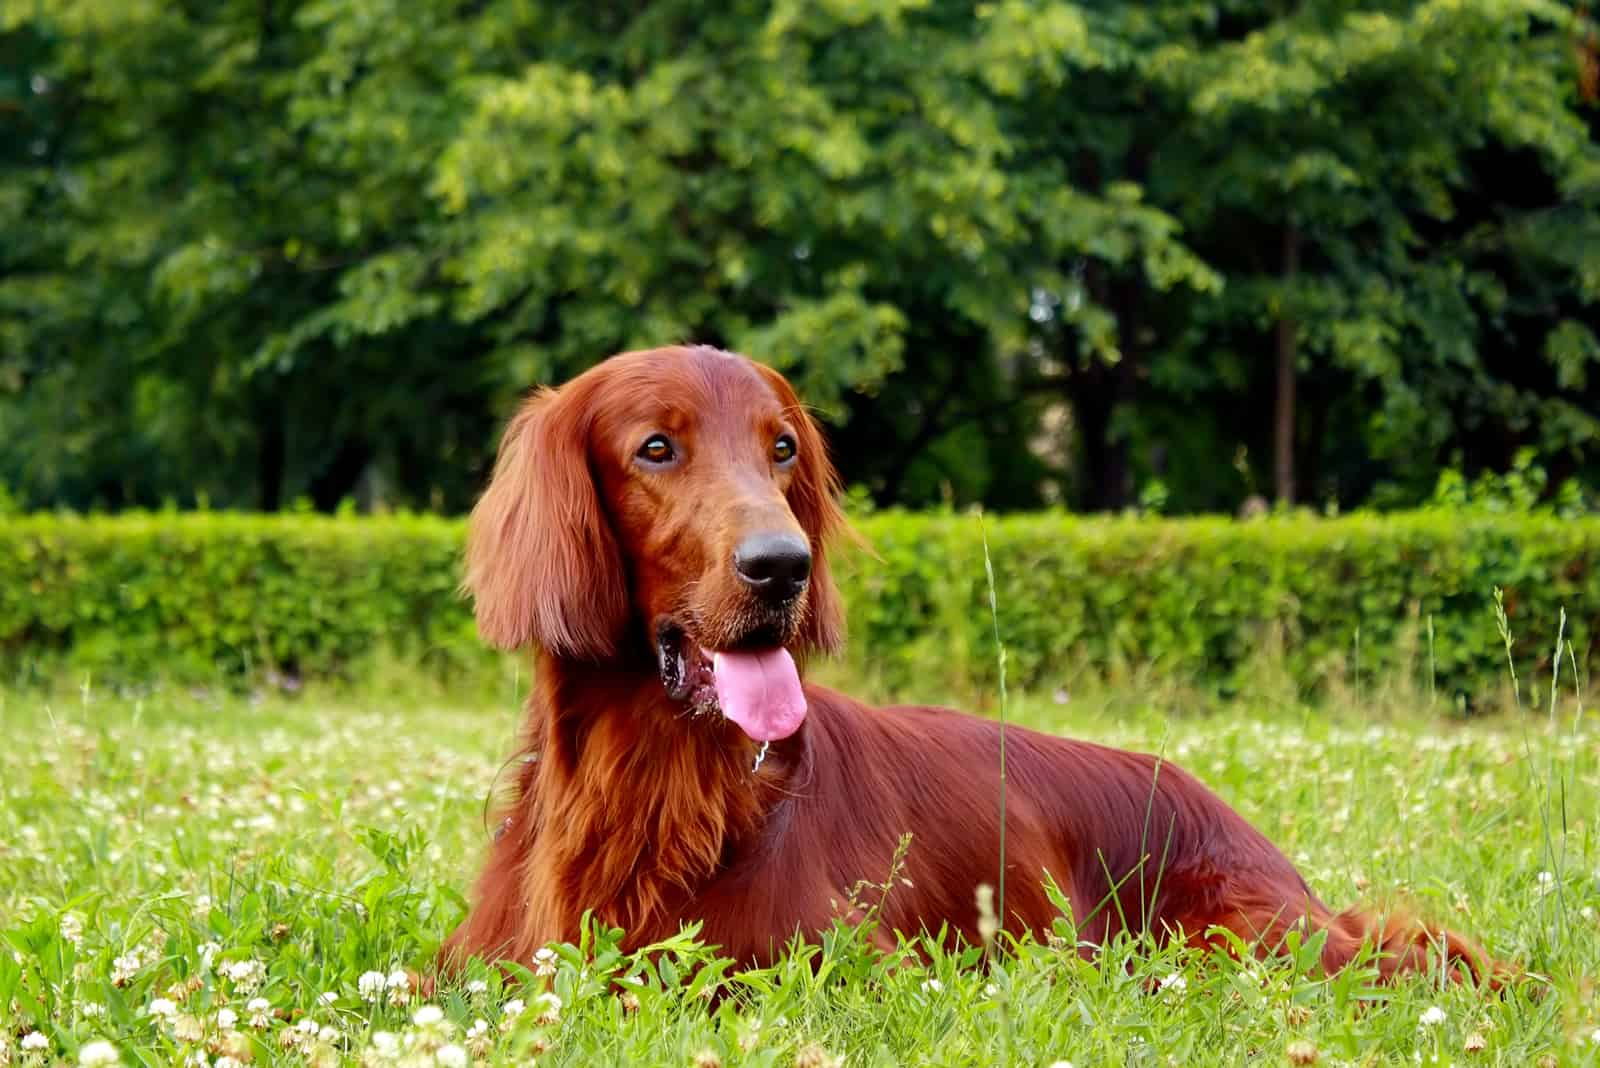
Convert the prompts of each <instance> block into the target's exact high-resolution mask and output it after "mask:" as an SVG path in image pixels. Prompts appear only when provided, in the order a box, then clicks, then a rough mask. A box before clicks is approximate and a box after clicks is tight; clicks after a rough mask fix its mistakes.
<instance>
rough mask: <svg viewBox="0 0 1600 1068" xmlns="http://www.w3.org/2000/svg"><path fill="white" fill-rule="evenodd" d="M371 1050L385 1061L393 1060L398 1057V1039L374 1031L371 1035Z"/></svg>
mask: <svg viewBox="0 0 1600 1068" xmlns="http://www.w3.org/2000/svg"><path fill="white" fill-rule="evenodd" d="M372 1048H373V1049H375V1050H377V1051H378V1055H379V1056H380V1057H383V1058H384V1059H386V1060H394V1059H395V1058H396V1057H399V1056H400V1039H399V1037H398V1036H396V1035H394V1034H392V1033H391V1032H388V1031H374V1032H373V1033H372Z"/></svg>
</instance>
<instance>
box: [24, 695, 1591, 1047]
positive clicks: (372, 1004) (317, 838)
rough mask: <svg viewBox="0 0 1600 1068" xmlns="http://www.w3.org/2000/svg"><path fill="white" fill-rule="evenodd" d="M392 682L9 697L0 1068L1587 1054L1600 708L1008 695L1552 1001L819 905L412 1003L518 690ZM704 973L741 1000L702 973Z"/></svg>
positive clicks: (1329, 890)
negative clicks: (919, 943)
mask: <svg viewBox="0 0 1600 1068" xmlns="http://www.w3.org/2000/svg"><path fill="white" fill-rule="evenodd" d="M400 689H401V690H402V691H403V692H396V693H383V694H378V693H376V692H369V693H367V694H365V695H350V694H342V695H341V694H331V693H307V694H302V695H300V696H298V697H293V698H290V697H273V698H269V699H266V700H262V701H256V702H250V701H246V700H243V699H236V698H226V699H224V698H211V697H206V696H196V695H166V696H156V697H147V698H143V699H139V698H132V697H125V696H115V695H112V694H109V693H102V692H94V691H86V692H80V693H74V694H68V695H66V696H58V697H53V698H49V699H47V698H44V697H41V696H38V695H21V694H15V693H12V694H3V693H0V724H3V727H4V732H3V737H4V739H5V742H6V744H5V746H4V748H3V749H0V929H3V931H4V933H5V937H6V939H7V940H8V941H9V943H10V947H9V951H6V952H3V953H0V1014H3V1013H9V1014H10V1016H9V1018H8V1019H5V1022H4V1026H3V1027H0V1043H4V1044H3V1045H0V1065H3V1064H5V1063H7V1059H8V1058H9V1060H10V1062H11V1063H13V1064H40V1063H53V1062H55V1061H57V1060H60V1061H62V1062H64V1063H78V1062H79V1061H80V1059H82V1060H86V1061H88V1062H90V1063H93V1062H94V1061H95V1059H96V1058H97V1057H110V1056H113V1055H115V1056H117V1057H120V1063H122V1064H125V1065H132V1064H151V1065H157V1064H180V1063H185V1062H189V1063H199V1059H200V1058H202V1057H203V1058H206V1059H207V1061H206V1062H207V1063H211V1064H229V1065H232V1064H237V1063H244V1062H253V1063H255V1064H258V1065H260V1064H299V1063H308V1062H309V1063H314V1064H322V1063H328V1064H334V1063H358V1062H362V1063H371V1064H438V1065H457V1064H467V1063H491V1064H501V1063H518V1064H521V1063H527V1062H528V1061H529V1060H530V1059H533V1058H537V1059H538V1060H539V1061H540V1062H541V1063H553V1064H624V1063H626V1064H663V1065H691V1064H698V1065H712V1064H719V1063H720V1064H725V1065H735V1064H745V1065H791V1064H796V1065H823V1064H830V1063H840V1062H842V1063H844V1064H848V1065H868V1064H881V1065H890V1064H915V1063H931V1064H952V1065H953V1064H980V1063H1002V1062H1006V1061H1009V1062H1010V1063H1015V1064H1019V1065H1049V1064H1052V1063H1055V1062H1058V1061H1066V1062H1070V1063H1072V1064H1074V1065H1077V1066H1079V1068H1083V1066H1085V1065H1105V1064H1137V1065H1194V1064H1244V1063H1262V1064H1280V1063H1291V1062H1292V1063H1312V1058H1316V1063H1320V1064H1415V1063H1423V1064H1433V1063H1438V1064H1447V1063H1454V1064H1457V1065H1465V1064H1515V1065H1533V1064H1541V1063H1543V1064H1596V1063H1600V1005H1597V1003H1596V991H1595V983H1594V977H1595V976H1596V975H1597V974H1600V926H1597V923H1600V920H1597V910H1600V842H1597V841H1596V835H1595V832H1596V815H1597V813H1600V779H1597V766H1600V747H1597V737H1600V735H1597V732H1596V731H1595V730H1594V729H1593V717H1591V718H1590V721H1589V723H1587V724H1585V723H1582V722H1578V723H1576V724H1575V722H1574V720H1575V719H1577V718H1578V717H1577V715H1576V712H1575V706H1574V707H1572V708H1562V709H1558V710H1557V712H1556V716H1555V722H1554V723H1552V722H1551V720H1550V719H1549V717H1548V716H1547V715H1546V713H1545V711H1544V710H1543V709H1541V710H1540V711H1539V712H1529V713H1527V714H1525V715H1524V716H1523V717H1520V718H1518V717H1515V716H1512V717H1502V718H1499V719H1497V720H1495V721H1494V722H1492V723H1487V724H1482V723H1480V724H1473V725H1461V724H1459V723H1453V722H1447V721H1445V720H1442V719H1438V718H1405V717H1403V716H1401V715H1399V714H1397V713H1396V712H1395V711H1394V708H1393V707H1392V705H1393V703H1390V704H1387V705H1386V704H1384V703H1382V702H1376V703H1373V704H1372V705H1371V706H1368V707H1363V708H1361V709H1360V710H1359V711H1357V710H1356V708H1355V706H1354V705H1353V703H1351V704H1345V705H1341V706H1340V707H1337V708H1333V709H1319V710H1309V709H1303V708H1298V707H1283V706H1277V707H1274V706H1271V705H1269V704H1267V703H1266V702H1242V703H1239V704H1235V705H1231V706H1223V707H1221V708H1219V709H1214V710H1213V711H1212V712H1210V713H1209V714H1207V715H1204V716H1193V715H1190V716H1183V715H1172V714H1169V713H1168V712H1167V711H1166V710H1165V709H1166V706H1167V704H1168V702H1166V701H1164V700H1161V699H1159V698H1155V697H1149V698H1143V697H1140V696H1139V695H1138V694H1137V693H1136V692H1135V691H1132V690H1125V691H1120V692H1096V693H1093V694H1089V695H1078V696H1074V697H1073V698H1072V699H1071V700H1070V701H1064V702H1058V700H1056V699H1041V700H1032V701H1029V700H1022V701H1019V702H1017V703H1016V707H1014V709H1013V716H1014V718H1015V719H1016V720H1018V721H1021V722H1027V723H1029V724H1031V725H1035V726H1042V727H1044V728H1046V729H1051V730H1059V731H1063V732H1070V733H1074V734H1077V735H1080V736H1084V737H1090V738H1094V739H1097V740H1101V741H1107V742H1111V743H1114V744H1120V745H1125V746H1129V747H1135V748H1143V749H1157V750H1163V751H1164V752H1165V753H1166V754H1167V755H1168V756H1169V757H1170V758H1172V759H1174V760H1176V761H1178V762H1179V763H1182V764H1183V765H1185V766H1187V767H1188V768H1190V769H1191V770H1193V771H1194V772H1196V773H1197V774H1198V775H1200V776H1201V777H1202V778H1203V779H1205V780H1206V781H1207V782H1208V783H1210V784H1211V785H1212V786H1213V787H1215V788H1216V789H1217V790H1218V791H1219V792H1220V793H1221V794H1222V795H1223V796H1224V797H1225V798H1227V799H1228V800H1229V801H1230V802H1232V803H1233V804H1235V805H1236V806H1238V807H1239V808H1240V809H1241V810H1242V811H1243V812H1244V813H1245V814H1246V815H1247V816H1248V817H1249V818H1250V819H1252V820H1253V821H1255V822H1256V823H1257V824H1258V825H1259V826H1261V827H1262V828H1263V829H1264V830H1266V831H1267V832H1268V833H1269V834H1270V835H1271V836H1272V837H1274V838H1275V839H1276V840H1277V841H1278V842H1279V843H1280V844H1281V845H1282V846H1283V847H1284V849H1285V851H1286V852H1287V853H1288V854H1289V855H1290V856H1291V857H1293V858H1294V859H1295V860H1296V861H1297V862H1298V863H1299V864H1300V865H1301V866H1302V870H1303V871H1304V872H1305V874H1306V876H1307V877H1308V878H1309V879H1310V881H1311V882H1312V884H1313V885H1314V886H1315V887H1316V888H1317V889H1318V890H1319V891H1320V892H1321V894H1322V895H1323V897H1324V898H1325V899H1326V900H1328V901H1329V902H1330V903H1338V904H1346V903H1349V902H1352V901H1356V900H1363V901H1368V902H1372V903H1376V904H1381V903H1384V902H1386V901H1389V900H1392V899H1393V897H1394V896H1395V895H1403V896H1404V898H1405V899H1406V900H1408V901H1409V902H1410V903H1411V904H1413V905H1414V906H1415V907H1416V908H1417V909H1418V910H1419V911H1421V912H1422V913H1424V914H1425V915H1427V916H1430V917H1432V918H1435V919H1439V920H1442V921H1447V922H1448V923H1450V924H1451V925H1453V926H1457V927H1459V928H1461V929H1462V930H1464V931H1466V932H1469V933H1471V934H1472V935H1474V936H1476V937H1479V938H1480V939H1481V940H1482V941H1483V942H1484V943H1485V944H1486V945H1487V946H1488V947H1490V948H1491V950H1492V951H1493V952H1495V953H1496V954H1497V955H1501V956H1504V957H1508V958H1516V959H1519V960H1521V961H1523V962H1525V963H1526V964H1527V965H1528V966H1529V967H1530V968H1531V969H1532V970H1533V971H1535V972H1537V973H1539V974H1540V975H1542V976H1545V977H1547V989H1548V995H1547V996H1545V997H1543V998H1538V999H1535V998H1530V997H1526V996H1521V995H1515V996H1511V997H1507V998H1502V999H1497V998H1494V997H1491V996H1489V995H1487V994H1485V993H1480V992H1478V991H1475V990H1472V989H1466V988H1461V987H1453V988H1446V989H1441V988H1440V987H1439V986H1438V985H1437V984H1436V983H1435V982H1433V981H1431V980H1429V979H1427V978H1419V979H1415V980H1411V981H1408V982H1405V983H1403V984H1401V985H1398V986H1395V987H1388V988H1384V987H1375V986H1373V985H1372V984H1371V983H1370V981H1369V977H1368V976H1367V975H1366V974H1364V973H1361V972H1359V971H1358V972H1351V973H1346V974H1344V975H1342V976H1340V977H1336V978H1334V979H1331V980H1329V979H1319V978H1316V977H1309V976H1305V975H1301V974H1298V973H1297V972H1296V971H1295V969H1294V968H1293V967H1292V966H1291V965H1289V964H1280V965H1274V966H1270V967H1263V966H1260V965H1257V964H1253V963H1250V964H1242V965H1241V964H1237V963H1233V962H1231V961H1229V960H1227V959H1224V958H1205V957H1197V956H1183V955H1179V954H1177V953H1175V952H1172V951H1163V952H1153V951H1150V950H1148V949H1145V948H1140V947H1136V946H1130V945H1116V946H1112V947H1110V948H1109V949H1108V950H1107V953H1106V960H1105V961H1103V962H1102V963H1101V964H1099V965H1098V966H1094V965H1089V964H1086V963H1084V962H1082V961H1080V960H1079V958H1078V957H1077V956H1076V955H1075V954H1072V953H1063V952H1060V951H1059V950H1057V949H1053V948H1051V947H1049V946H1047V945H1036V944H1028V945H1024V946H1021V947H1018V948H1017V949H1016V951H1015V952H1014V953H1010V954H1003V955H1001V956H1000V958H999V959H998V960H996V961H995V962H993V963H992V964H991V965H990V966H988V967H987V968H985V967H984V966H983V965H982V964H981V963H980V962H978V960H977V957H978V954H977V952H976V951H974V952H972V953H969V954H967V955H966V956H964V957H962V958H959V959H957V958H951V957H947V956H943V955H935V956H934V958H933V961H932V964H931V965H929V966H927V967H923V966H922V965H920V964H906V963H905V962H904V961H902V962H900V964H899V966H898V967H887V966H885V965H884V964H882V963H881V962H878V961H875V960H874V959H873V958H872V957H871V956H870V955H868V954H867V953H866V952H864V951H863V950H862V949H861V948H860V946H859V942H858V940H857V939H854V938H852V937H851V936H850V935H849V933H848V932H840V933H838V934H837V935H836V936H834V937H833V938H831V939H830V940H829V944H828V945H827V947H826V948H825V949H823V950H820V951H818V950H802V951H800V953H799V954H798V955H797V956H796V957H794V958H793V959H791V960H789V961H787V962H785V963H784V964H783V965H781V966H779V967H777V968H774V969H771V970H769V971H765V972H760V973H751V974H745V975H737V974H732V973H728V972H726V971H725V969H724V968H723V966H721V965H716V964H713V965H712V966H710V967H698V966H697V965H699V964H702V963H704V962H706V961H708V960H709V959H710V957H709V955H708V954H706V953H704V952H703V951H699V950H696V949H694V948H692V947H689V946H688V945H684V946H681V947H679V948H678V949H677V950H675V951H672V952H667V953H664V954H661V955H660V956H659V957H658V958H657V960H658V962H661V963H659V964H658V965H657V966H655V967H652V966H650V965H648V964H647V963H646V962H644V961H642V960H631V959H627V958H620V957H619V956H618V955H617V954H616V953H614V952H613V951H611V950H610V949H608V948H607V943H608V938H607V937H606V936H605V935H604V933H602V935H601V937H600V938H599V940H598V943H597V944H590V945H588V946H586V947H585V951H584V952H580V951H579V950H578V949H577V948H574V947H564V948H561V949H559V950H558V952H556V953H555V954H554V955H553V956H552V957H551V958H550V959H549V960H547V961H543V962H534V961H527V962H523V963H524V964H526V965H528V966H529V967H531V968H536V969H537V970H538V971H540V972H544V973H547V974H548V973H551V972H552V971H553V976H551V977H550V978H549V980H548V983H547V982H546V980H545V978H544V977H538V978H537V981H536V982H534V983H526V984H521V985H519V984H508V985H504V986H503V985H502V982H501V980H500V978H499V976H498V974H490V973H489V972H487V971H480V972H479V973H477V974H476V975H475V976H474V977H472V979H471V981H464V982H462V983H461V984H459V985H453V986H449V987H446V988H443V989H441V990H439V991H437V992H436V993H435V994H434V995H433V997H432V999H431V1001H424V1000H423V999H422V998H420V997H419V996H417V995H416V994H414V993H413V992H412V991H411V990H410V988H409V987H408V986H406V985H404V984H399V983H391V982H390V981H389V980H388V979H387V978H386V977H387V976H389V975H390V974H391V973H395V972H397V971H403V970H404V969H407V968H417V967H419V966H423V965H425V963H426V962H427V960H428V959H429V956H430V954H431V952H432V950H433V949H434V947H435V946H436V945H437V943H438V941H439V939H440V938H441V937H442V936H443V934H444V933H445V932H446V931H447V930H448V928H449V927H450V926H451V924H452V923H453V922H454V920H455V919H456V918H457V917H458V915H459V914H460V911H461V909H462V907H463V903H462V899H461V895H462V894H463V893H464V892H465V890H466V888H467V886H468V884H469V879H470V877H471V874H472V871H473V869H474V866H475V864H476V861H477V859H478V857H479V853H480V850H481V847H482V844H483V842H484V840H485V831H484V819H483V801H484V796H485V793H486V791H487V790H488V789H489V787H490V783H491V781H492V780H493V778H494V776H495V772H496V769H497V767H498V765H499V763H500V760H501V759H502V757H503V756H504V755H505V753H506V752H507V751H508V747H509V744H510V740H511V737H512V732H513V729H514V726H515V719H516V698H515V696H514V695H512V694H509V693H508V694H506V695H505V696H504V697H502V698H499V699H487V698H473V699H470V700H468V699H459V698H458V699H456V700H454V701H452V700H451V699H450V698H449V697H448V696H442V695H441V694H440V692H439V691H437V690H430V689H429V688H427V687H421V686H413V685H409V684H407V685H405V686H402V687H401V688H400ZM1547 787H1548V788H1550V793H1549V794H1547ZM1547 801H1548V804H1547ZM912 848H915V845H914V844H913V846H912ZM875 874H881V875H884V876H887V874H888V873H875ZM1313 948H1314V947H1313ZM819 952H820V953H821V955H822V960H821V963H820V965H819V964H818V963H817V961H815V960H813V959H811V957H810V955H811V954H814V953H819ZM398 978H399V977H398V976H396V979H398ZM618 979H624V980H626V981H624V982H621V983H619V982H617V980H618ZM719 980H720V981H721V984H722V987H721V988H722V990H723V992H724V993H725V994H728V995H731V996H725V997H723V998H720V999H717V1000H715V1001H713V1000H711V999H707V998H705V997H702V996H701V995H702V994H704V993H708V992H709V991H710V990H711V988H712V987H713V986H715V985H716V984H717V983H718V981H719ZM547 985H552V986H553V990H554V992H555V995H556V997H558V998H559V1002H556V1001H554V1000H551V999H550V998H549V997H548V995H545V994H544V993H543V992H542V991H543V990H544V988H545V986H547ZM619 990H621V991H623V993H621V994H619V993H618V991H619ZM519 1010H520V1011H519ZM33 1032H36V1034H35V1033H33ZM103 1042H109V1044H110V1047H112V1049H114V1051H115V1053H114V1054H112V1053H111V1052H109V1051H108V1049H107V1047H106V1046H105V1045H103V1044H100V1043H103ZM228 1058H232V1059H231V1060H229V1059H228ZM106 1063H109V1061H107V1062H106Z"/></svg>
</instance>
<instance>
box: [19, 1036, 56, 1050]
mask: <svg viewBox="0 0 1600 1068" xmlns="http://www.w3.org/2000/svg"><path fill="white" fill-rule="evenodd" d="M17 1047H18V1048H19V1049H22V1050H26V1051H28V1052H34V1051H37V1050H42V1049H49V1048H50V1040H49V1039H48V1038H46V1037H45V1036H44V1035H42V1034H40V1033H39V1032H38V1031H29V1032H28V1033H27V1034H25V1035H23V1036H22V1041H21V1042H19V1043H17Z"/></svg>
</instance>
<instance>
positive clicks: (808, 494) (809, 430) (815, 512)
mask: <svg viewBox="0 0 1600 1068" xmlns="http://www.w3.org/2000/svg"><path fill="white" fill-rule="evenodd" d="M762 370H763V371H764V372H765V374H766V376H767V378H768V381H769V382H771V383H772V386H773V388H774V389H775V390H776V391H777V393H778V398H779V401H780V402H781V403H782V404H783V406H784V408H785V410H786V413H787V415H788V416H789V421H790V422H791V423H792V424H793V425H794V435H795V445H796V446H797V448H796V450H795V452H796V454H797V455H798V457H799V460H798V462H797V463H796V465H795V473H794V478H793V479H792V480H791V481H790V482H789V508H790V510H791V511H793V512H794V517H795V518H796V519H797V520H799V521H800V525H801V526H802V527H803V528H805V532H806V537H807V538H808V539H809V540H810V542H811V585H810V592H809V594H808V597H807V600H808V602H809V605H808V611H807V613H806V620H805V625H804V626H803V627H802V628H801V631H800V641H801V643H802V644H803V645H805V646H807V647H809V648H812V649H816V650H818V651H819V652H824V653H837V652H839V651H840V650H841V649H843V648H844V638H845V619H844V600H843V598H841V597H840V596H839V588H838V587H837V586H835V585H834V583H833V573H832V571H831V570H830V569H829V567H828V546H829V544H830V543H831V542H832V541H833V539H834V538H835V537H836V536H837V535H840V534H844V533H848V532H849V523H848V522H847V521H846V519H845V516H844V510H843V509H841V508H840V507H839V494H840V489H841V487H840V483H839V472H838V471H836V470H835V469H834V466H833V462H832V461H831V460H830V459H829V458H828V445H827V441H826V440H825V439H824V438H823V435H822V428H821V427H819V426H818V425H817V422H816V420H815V419H813V418H812V417H811V414H810V413H809V412H807V411H806V409H805V406H804V405H802V404H801V403H800V401H799V398H797V397H796V396H795V392H794V390H793V388H791V387H790V385H789V383H788V380H786V379H785V378H784V377H783V376H782V375H780V374H779V373H778V372H777V371H774V370H772V369H771V368H766V367H763V368H762Z"/></svg>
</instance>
